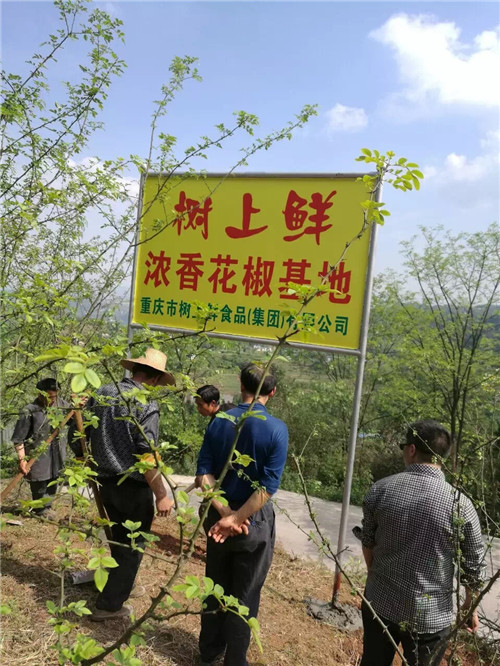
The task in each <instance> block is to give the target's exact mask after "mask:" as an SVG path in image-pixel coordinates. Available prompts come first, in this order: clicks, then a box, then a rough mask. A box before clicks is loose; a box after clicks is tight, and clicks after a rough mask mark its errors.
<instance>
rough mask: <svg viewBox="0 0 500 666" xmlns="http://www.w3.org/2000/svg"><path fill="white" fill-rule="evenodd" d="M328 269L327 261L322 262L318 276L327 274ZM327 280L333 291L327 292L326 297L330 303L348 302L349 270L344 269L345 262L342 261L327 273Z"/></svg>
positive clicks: (322, 276) (349, 298)
mask: <svg viewBox="0 0 500 666" xmlns="http://www.w3.org/2000/svg"><path fill="white" fill-rule="evenodd" d="M329 271H330V266H329V264H328V261H324V262H323V270H322V271H321V272H320V273H318V275H319V277H320V278H324V277H325V275H328V273H329ZM328 282H329V284H330V289H334V290H335V291H333V292H330V293H329V294H328V299H329V301H330V303H349V301H350V300H351V295H350V294H349V289H350V287H351V271H346V270H345V264H344V262H343V261H341V262H340V263H339V265H338V266H337V267H336V268H335V270H334V271H332V273H330V275H328Z"/></svg>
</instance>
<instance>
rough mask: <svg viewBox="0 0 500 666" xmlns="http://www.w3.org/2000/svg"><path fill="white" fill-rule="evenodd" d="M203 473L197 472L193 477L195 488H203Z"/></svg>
mask: <svg viewBox="0 0 500 666" xmlns="http://www.w3.org/2000/svg"><path fill="white" fill-rule="evenodd" d="M203 476H204V475H203V474H197V475H196V476H195V477H194V487H195V488H203Z"/></svg>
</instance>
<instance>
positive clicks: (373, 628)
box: [360, 603, 450, 666]
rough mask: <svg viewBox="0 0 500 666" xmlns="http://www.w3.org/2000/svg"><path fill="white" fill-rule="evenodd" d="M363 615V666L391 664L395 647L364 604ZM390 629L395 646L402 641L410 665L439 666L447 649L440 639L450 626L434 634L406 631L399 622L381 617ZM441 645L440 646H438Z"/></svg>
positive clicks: (386, 665)
mask: <svg viewBox="0 0 500 666" xmlns="http://www.w3.org/2000/svg"><path fill="white" fill-rule="evenodd" d="M361 614H362V616H363V629H364V635H363V658H362V659H361V664H360V666H390V665H391V664H392V660H393V658H394V654H395V652H396V650H395V649H394V646H393V645H392V643H391V642H390V640H389V638H388V636H387V634H386V633H385V632H384V631H383V629H382V627H381V626H380V623H379V622H377V620H375V618H374V617H373V613H372V612H371V610H370V609H369V608H368V606H366V604H364V603H363V604H362V606H361ZM381 620H382V621H383V622H384V624H385V626H386V627H387V628H388V630H389V632H390V634H391V636H392V637H393V639H394V642H395V643H396V645H399V644H400V643H401V646H402V648H403V653H404V656H405V659H406V661H407V662H408V664H409V666H439V664H440V663H441V659H442V657H443V655H444V653H445V651H446V643H447V642H446V641H443V643H442V644H440V642H441V641H442V639H443V638H445V637H446V636H447V635H448V634H449V632H450V627H446V628H445V629H442V630H441V631H437V632H436V633H433V634H417V633H413V632H411V631H403V630H402V629H401V627H400V625H399V624H396V623H395V622H390V621H389V620H386V619H384V618H381ZM438 644H440V647H439V649H438V650H437V651H436V647H437V646H438Z"/></svg>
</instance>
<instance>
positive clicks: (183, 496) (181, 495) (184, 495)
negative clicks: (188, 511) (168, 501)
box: [177, 490, 189, 504]
mask: <svg viewBox="0 0 500 666" xmlns="http://www.w3.org/2000/svg"><path fill="white" fill-rule="evenodd" d="M177 499H178V500H180V501H181V502H182V503H183V504H188V503H189V495H188V494H187V493H186V492H185V491H184V490H179V492H178V493H177Z"/></svg>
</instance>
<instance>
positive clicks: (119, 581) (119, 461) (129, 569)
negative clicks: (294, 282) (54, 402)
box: [71, 348, 175, 622]
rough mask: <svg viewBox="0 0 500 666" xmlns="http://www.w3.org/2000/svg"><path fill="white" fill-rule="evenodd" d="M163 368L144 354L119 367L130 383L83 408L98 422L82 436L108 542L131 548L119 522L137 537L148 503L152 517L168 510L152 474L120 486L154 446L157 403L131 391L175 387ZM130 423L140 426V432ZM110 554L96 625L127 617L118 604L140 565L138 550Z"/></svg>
mask: <svg viewBox="0 0 500 666" xmlns="http://www.w3.org/2000/svg"><path fill="white" fill-rule="evenodd" d="M166 362H167V357H166V355H165V354H163V352H161V351H159V350H157V349H152V348H149V349H147V350H146V352H145V355H144V356H141V357H139V358H129V359H124V360H122V361H121V365H122V366H123V367H124V368H126V369H127V370H129V371H130V373H131V377H125V378H123V379H122V380H121V381H120V382H118V383H117V384H114V383H112V384H107V385H105V386H102V387H101V388H100V389H99V390H98V391H97V395H96V397H95V398H91V399H90V400H89V402H88V403H87V409H90V410H91V411H92V412H93V414H94V415H95V416H97V417H98V419H99V423H98V426H97V427H96V428H88V429H87V430H88V433H87V434H88V435H89V436H90V449H91V454H92V457H93V459H94V461H95V471H96V472H97V481H98V482H99V484H100V494H101V498H102V502H103V504H104V508H105V509H106V512H107V514H108V517H109V520H111V521H113V523H114V525H112V527H111V531H112V535H113V541H115V542H118V543H123V544H126V545H130V543H131V542H130V538H129V537H128V536H127V535H128V533H129V532H130V530H129V529H127V528H126V527H124V526H123V523H124V522H125V521H127V520H132V521H133V522H140V523H141V527H140V531H141V532H148V531H149V530H150V528H151V524H152V522H153V518H154V503H153V497H154V498H155V502H156V513H157V515H158V516H168V515H169V514H170V511H171V509H172V506H173V502H172V500H171V499H170V498H169V497H168V495H167V491H166V489H165V486H164V484H163V479H162V476H161V474H159V473H158V472H157V470H156V469H151V470H148V471H147V472H145V473H144V474H142V473H140V472H138V471H134V472H132V473H131V474H129V475H128V476H127V477H126V478H125V480H123V475H124V474H125V473H126V472H127V470H129V469H130V467H132V466H133V465H134V464H135V463H136V462H137V461H138V456H142V455H148V454H152V449H151V443H152V444H153V445H154V446H157V445H158V435H159V421H160V412H159V407H158V403H157V402H156V401H155V400H150V401H149V402H147V403H146V404H142V403H141V402H139V401H138V400H137V399H136V398H135V397H134V391H137V390H142V389H143V386H145V385H146V386H166V385H175V379H174V377H173V375H172V374H171V373H170V372H168V371H167V370H166V369H165V368H166ZM130 417H134V419H135V420H136V421H137V422H138V423H139V424H140V426H141V428H140V429H139V428H138V427H137V424H136V423H134V420H131V418H130ZM77 440H78V437H76V438H72V439H71V441H72V442H73V446H72V448H73V447H74V442H75V441H77ZM73 450H75V449H74V448H73ZM135 543H136V545H137V546H139V547H141V548H145V546H146V540H145V539H144V538H143V537H142V536H140V537H138V538H136V539H135ZM110 550H111V555H112V556H113V557H114V559H115V560H116V562H117V563H118V567H116V568H112V569H110V570H109V577H108V580H107V583H106V586H105V587H104V589H103V591H102V592H101V593H100V594H99V596H98V597H97V601H96V609H95V611H94V612H93V614H92V616H91V619H92V620H93V621H96V622H97V621H104V620H111V619H114V618H121V617H128V616H129V615H130V611H131V609H130V607H129V606H126V605H124V602H125V601H126V600H127V599H128V598H129V596H130V593H131V591H132V588H133V586H134V581H135V578H136V575H137V572H138V570H139V566H140V563H141V560H142V553H141V552H140V551H139V550H135V549H131V548H124V547H122V546H119V545H110ZM135 596H138V595H135Z"/></svg>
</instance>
